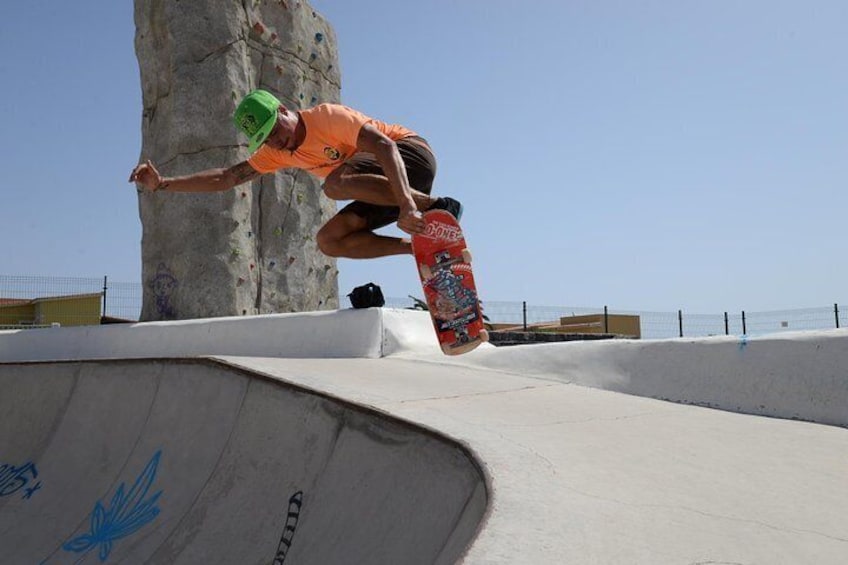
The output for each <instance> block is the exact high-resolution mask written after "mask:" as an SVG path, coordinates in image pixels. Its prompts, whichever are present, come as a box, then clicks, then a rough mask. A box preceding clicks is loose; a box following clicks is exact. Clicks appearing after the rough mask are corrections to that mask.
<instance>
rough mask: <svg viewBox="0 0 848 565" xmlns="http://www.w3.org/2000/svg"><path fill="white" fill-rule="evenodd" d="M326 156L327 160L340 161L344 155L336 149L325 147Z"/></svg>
mask: <svg viewBox="0 0 848 565" xmlns="http://www.w3.org/2000/svg"><path fill="white" fill-rule="evenodd" d="M324 155H326V156H327V159H330V160H331V161H338V160H339V157H341V156H342V154H341V153H339V150H338V149H336V148H335V147H325V148H324Z"/></svg>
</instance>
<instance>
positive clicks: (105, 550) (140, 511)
mask: <svg viewBox="0 0 848 565" xmlns="http://www.w3.org/2000/svg"><path fill="white" fill-rule="evenodd" d="M161 455H162V451H161V450H160V451H157V452H156V454H155V455H154V456H153V457H152V458H151V459H150V462H149V463H147V466H146V467H145V468H144V471H142V472H141V475H139V476H138V478H137V479H136V481H135V484H133V486H132V488H131V489H130V490H129V491H126V483H121V486H119V487H118V490H117V491H116V492H115V495H114V496H113V497H112V501H111V503H110V504H109V508H106V507H104V506H103V504H101V502H100V501H99V500H98V501H97V503H96V504H95V505H94V510H93V511H92V512H91V530H90V531H89V532H88V533H86V534H83V535H81V536H79V537H76V538H74V539H72V540H71V541H69V542H67V543H66V544H64V545H63V546H62V549H64V550H65V551H73V552H74V553H87V552H88V551H91V550H92V549H94V548H95V547H99V550H100V552H99V553H100V561H106V560H107V559H108V558H109V553H111V551H112V543H113V542H114V541H116V540H119V539H121V538H124V537H127V536H129V535H130V534H133V533H135V532H137V531H138V530H140V529H141V528H142V527H144V526H145V525H146V524H148V523H149V522H152V521H153V520H154V519H155V518H156V516H158V515H159V507H158V506H156V503H157V502H158V500H159V496H160V495H161V494H162V491H161V490H160V491H159V492H157V493H156V494H154V495H153V496H151V497H150V498H146V497H147V493H148V492H149V491H150V487H151V486H152V485H153V481H154V480H155V479H156V470H157V468H158V467H159V458H160V457H161ZM125 491H126V492H125Z"/></svg>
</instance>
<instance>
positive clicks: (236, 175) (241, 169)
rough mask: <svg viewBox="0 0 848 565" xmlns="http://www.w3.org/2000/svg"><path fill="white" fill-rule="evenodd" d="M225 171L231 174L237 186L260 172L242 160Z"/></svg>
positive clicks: (250, 179)
mask: <svg viewBox="0 0 848 565" xmlns="http://www.w3.org/2000/svg"><path fill="white" fill-rule="evenodd" d="M227 172H228V173H229V174H230V175H232V178H233V179H235V181H236V185H237V186H238V185H240V184H244V183H246V182H249V181H252V180H253V179H255V178H257V177H258V176H260V174H261V173H260V172H259V171H257V170H256V169H254V168H253V167H251V166H250V163H248V162H247V161H242V162H241V163H239V164H238V165H233V166H232V167H230V168H229V170H228V171H227Z"/></svg>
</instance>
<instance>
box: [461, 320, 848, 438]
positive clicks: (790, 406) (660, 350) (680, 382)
mask: <svg viewBox="0 0 848 565" xmlns="http://www.w3.org/2000/svg"><path fill="white" fill-rule="evenodd" d="M461 362H463V363H466V364H470V365H475V366H479V367H486V368H490V369H497V370H502V371H510V372H516V373H521V374H525V375H531V376H532V375H535V376H539V377H542V378H547V379H552V380H557V381H560V382H571V383H575V384H580V385H585V386H591V387H595V388H602V389H606V390H612V391H617V392H623V393H627V394H633V395H638V396H645V397H650V398H658V399H662V400H671V401H674V402H680V403H685V404H695V405H699V406H708V407H713V408H720V409H723V410H729V411H731V412H741V413H746V414H757V415H762V416H772V417H777V418H789V419H799V420H806V421H810V422H818V423H822V424H831V425H836V426H845V427H848V329H839V330H824V331H811V332H796V333H781V334H775V335H771V336H761V337H755V338H739V337H714V338H697V339H685V338H684V339H666V340H611V341H593V342H569V343H556V344H542V345H523V346H516V347H505V348H498V349H491V348H487V349H484V350H482V351H479V352H472V353H471V354H469V355H466V356H465V357H464V358H462V360H461Z"/></svg>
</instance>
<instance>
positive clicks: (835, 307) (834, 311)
mask: <svg viewBox="0 0 848 565" xmlns="http://www.w3.org/2000/svg"><path fill="white" fill-rule="evenodd" d="M833 315H834V316H835V317H836V329H837V330H838V329H839V303H838V302H837V303H835V304H834V305H833Z"/></svg>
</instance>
